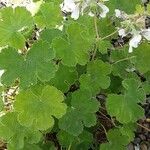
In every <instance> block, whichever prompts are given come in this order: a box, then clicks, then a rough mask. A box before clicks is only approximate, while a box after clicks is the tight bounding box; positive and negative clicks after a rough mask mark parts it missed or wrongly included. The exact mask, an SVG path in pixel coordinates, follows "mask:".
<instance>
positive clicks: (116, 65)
mask: <svg viewBox="0 0 150 150" xmlns="http://www.w3.org/2000/svg"><path fill="white" fill-rule="evenodd" d="M133 59H135V56H134V55H130V54H129V52H128V49H127V48H126V47H123V48H121V49H116V50H115V51H112V52H111V62H112V63H113V64H112V72H113V75H114V76H119V77H121V78H127V77H128V74H129V71H128V70H132V68H133V65H132V63H131V60H133Z"/></svg>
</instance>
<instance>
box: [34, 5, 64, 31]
mask: <svg viewBox="0 0 150 150" xmlns="http://www.w3.org/2000/svg"><path fill="white" fill-rule="evenodd" d="M61 14H62V13H61V9H60V6H59V3H56V2H49V3H43V4H42V5H41V6H40V9H39V11H38V13H37V14H36V15H35V18H34V19H35V22H36V23H37V25H38V26H39V27H40V28H44V27H47V28H54V27H56V25H59V24H61V22H62V21H63V16H62V15H61Z"/></svg>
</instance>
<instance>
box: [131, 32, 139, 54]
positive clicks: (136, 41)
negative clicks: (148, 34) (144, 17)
mask: <svg viewBox="0 0 150 150" xmlns="http://www.w3.org/2000/svg"><path fill="white" fill-rule="evenodd" d="M141 40H142V36H141V35H140V34H135V35H133V37H132V39H131V40H130V42H129V53H132V52H133V48H137V47H138V45H139V43H140V41H141Z"/></svg>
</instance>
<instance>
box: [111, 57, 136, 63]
mask: <svg viewBox="0 0 150 150" xmlns="http://www.w3.org/2000/svg"><path fill="white" fill-rule="evenodd" d="M135 57H136V56H131V57H127V58H123V59H120V60H118V61H116V62H114V63H113V64H112V65H114V64H117V63H119V62H122V61H125V60H129V59H133V58H135Z"/></svg>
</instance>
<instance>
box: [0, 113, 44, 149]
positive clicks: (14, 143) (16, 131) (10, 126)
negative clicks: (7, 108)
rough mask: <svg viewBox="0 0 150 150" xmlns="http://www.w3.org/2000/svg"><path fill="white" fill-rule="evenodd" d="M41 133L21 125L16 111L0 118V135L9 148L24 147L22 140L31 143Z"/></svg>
mask: <svg viewBox="0 0 150 150" xmlns="http://www.w3.org/2000/svg"><path fill="white" fill-rule="evenodd" d="M41 136H42V135H41V133H40V132H39V131H34V130H32V129H29V128H26V127H23V126H21V125H20V124H19V123H18V121H17V114H16V113H7V114H6V115H4V116H2V117H1V120H0V137H1V138H2V139H3V140H6V141H7V142H8V148H9V149H10V150H16V149H17V150H18V149H22V148H23V147H24V144H25V143H24V142H25V140H26V142H27V143H30V144H33V143H38V142H39V140H40V139H41Z"/></svg>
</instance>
